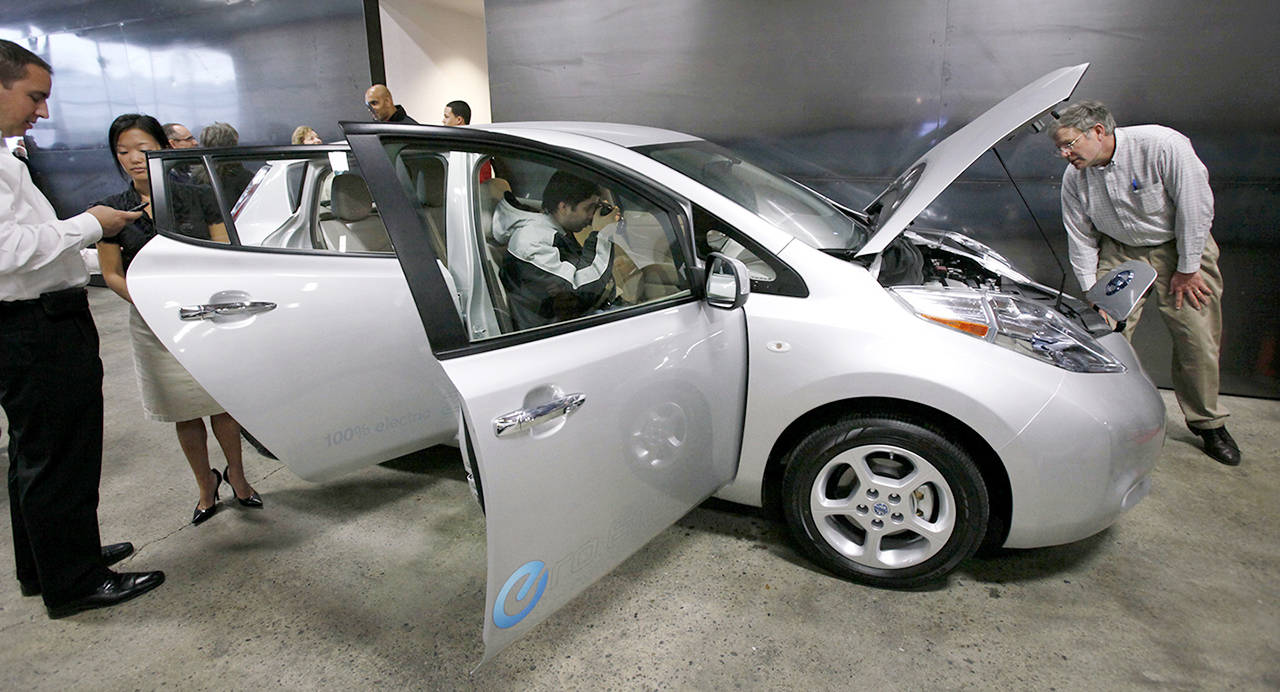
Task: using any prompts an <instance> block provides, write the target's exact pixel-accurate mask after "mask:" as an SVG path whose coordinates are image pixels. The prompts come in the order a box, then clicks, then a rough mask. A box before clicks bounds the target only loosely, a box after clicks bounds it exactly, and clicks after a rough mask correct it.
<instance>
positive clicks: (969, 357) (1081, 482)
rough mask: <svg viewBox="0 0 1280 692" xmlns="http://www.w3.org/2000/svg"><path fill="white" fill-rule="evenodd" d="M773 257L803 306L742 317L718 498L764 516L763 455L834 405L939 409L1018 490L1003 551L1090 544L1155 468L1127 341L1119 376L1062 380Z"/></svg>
mask: <svg viewBox="0 0 1280 692" xmlns="http://www.w3.org/2000/svg"><path fill="white" fill-rule="evenodd" d="M742 230H748V229H742ZM748 232H749V231H748ZM780 258H781V259H782V260H783V261H786V262H787V263H788V264H790V265H791V266H792V267H793V268H795V269H796V270H797V271H798V272H799V273H800V274H801V275H802V276H804V277H805V280H806V282H807V285H808V288H809V291H810V295H809V297H808V298H805V299H803V300H796V299H794V298H784V297H777V296H769V295H760V294H754V295H752V296H751V297H750V299H749V300H748V301H747V303H746V305H745V306H744V310H745V311H746V313H747V324H748V333H749V334H750V347H749V354H750V355H749V357H750V363H751V368H750V371H749V374H748V388H747V414H746V419H745V421H744V425H743V430H744V433H743V445H742V449H743V455H742V459H741V461H740V464H739V470H738V475H737V477H736V478H735V479H734V482H733V483H732V484H730V485H729V486H727V487H725V488H723V489H721V490H720V492H718V493H717V497H720V498H723V499H726V500H731V501H734V502H740V503H744V504H750V505H756V506H760V505H762V504H763V496H764V493H763V481H764V477H765V469H766V467H767V465H768V461H769V455H770V452H771V451H772V449H773V446H774V443H775V442H776V441H777V440H778V438H779V437H780V435H781V434H782V432H783V431H784V430H785V429H786V427H787V426H788V425H790V424H791V423H792V422H793V421H795V420H797V419H799V418H801V417H802V416H804V415H805V414H807V413H809V412H811V411H814V410H816V409H817V408H819V407H821V406H824V405H827V404H830V403H832V402H838V401H846V402H850V403H852V402H854V401H856V400H858V399H869V398H882V399H893V400H899V401H905V402H911V403H913V404H920V405H923V406H926V407H929V408H931V409H934V410H936V411H938V412H939V413H940V414H943V415H945V416H947V417H950V418H953V419H955V420H957V421H959V422H960V423H962V424H963V425H965V426H966V427H968V428H969V429H971V430H973V431H974V432H975V433H977V434H978V435H979V436H981V437H982V438H983V439H984V440H985V441H986V443H987V444H988V445H990V446H991V447H992V449H993V450H995V452H996V454H997V455H998V456H999V458H1000V461H1001V463H1002V465H1003V466H1004V469H1005V472H1006V474H1007V475H1008V477H1009V481H1010V486H1011V488H1012V493H1013V517H1012V519H1013V521H1012V522H1011V523H1012V529H1011V531H1010V534H1009V538H1008V540H1007V542H1006V545H1008V546H1010V547H1031V546H1035V545H1052V544H1056V543H1063V542H1068V541H1072V540H1078V539H1080V538H1084V537H1086V536H1089V535H1092V534H1093V533H1096V532H1097V531H1099V530H1101V529H1102V528H1105V527H1106V526H1108V525H1110V524H1111V523H1112V522H1114V521H1115V519H1116V517H1117V516H1118V515H1119V514H1120V512H1121V511H1122V509H1121V504H1122V503H1121V500H1122V499H1123V497H1124V495H1125V493H1126V492H1128V490H1129V489H1130V487H1131V486H1132V485H1133V484H1134V483H1135V482H1137V480H1139V479H1141V478H1145V477H1146V475H1147V474H1148V473H1149V472H1150V471H1151V470H1152V469H1153V468H1154V467H1155V463H1156V461H1157V459H1158V458H1159V454H1160V449H1161V445H1162V444H1163V440H1164V434H1163V433H1164V404H1163V401H1162V400H1161V399H1160V396H1159V394H1158V392H1157V391H1156V390H1155V388H1154V386H1153V385H1152V384H1151V382H1150V381H1149V380H1148V378H1147V377H1146V375H1145V374H1144V373H1143V372H1142V370H1141V368H1140V367H1139V366H1138V364H1137V360H1136V358H1135V357H1134V355H1133V351H1132V349H1131V348H1130V347H1129V344H1128V342H1126V341H1124V340H1123V338H1121V339H1119V340H1116V339H1115V338H1112V337H1107V338H1106V339H1105V341H1104V343H1105V345H1106V346H1107V348H1108V350H1109V351H1110V352H1111V353H1112V354H1113V355H1115V356H1116V357H1117V358H1120V359H1121V360H1122V361H1123V362H1124V363H1125V364H1126V366H1128V369H1127V371H1126V372H1124V373H1110V374H1102V373H1098V374H1080V373H1070V372H1068V371H1065V370H1062V369H1060V368H1056V367H1053V366H1051V365H1048V364H1046V363H1043V362H1039V361H1036V360H1033V359H1031V358H1027V357H1026V356H1023V355H1020V354H1017V353H1014V352H1012V351H1008V350H1006V349H1002V348H999V347H996V346H993V345H991V344H988V343H986V342H983V341H980V340H978V339H974V338H972V337H970V336H966V335H964V334H961V333H959V332H955V331H952V330H949V329H946V328H943V327H939V326H936V325H933V324H930V323H928V322H925V321H923V320H920V319H917V318H916V317H914V316H913V315H911V314H910V313H909V312H908V311H906V310H904V309H903V308H902V307H901V306H900V305H899V304H898V303H897V302H896V301H895V300H893V299H892V297H890V296H889V294H888V293H887V292H886V291H885V290H884V289H883V288H882V287H881V286H880V285H879V284H877V283H876V282H875V280H874V279H873V278H872V277H871V275H870V273H869V272H868V271H867V270H866V269H864V268H862V267H860V266H858V265H855V264H851V263H848V262H842V261H840V260H837V259H835V258H833V257H830V256H828V255H826V254H824V253H822V252H819V251H816V250H813V249H812V248H809V247H808V246H806V245H804V244H802V243H794V244H792V245H790V246H788V247H787V249H786V251H784V252H783V253H782V255H781V256H780ZM834 316H838V317H834ZM779 392H786V395H785V396H779V394H778V393H779ZM1082 431H1088V433H1082ZM1082 440H1083V441H1082ZM1046 478H1047V479H1051V482H1045V479H1046ZM1135 499H1136V498H1135ZM1124 508H1126V509H1127V506H1125V507H1124Z"/></svg>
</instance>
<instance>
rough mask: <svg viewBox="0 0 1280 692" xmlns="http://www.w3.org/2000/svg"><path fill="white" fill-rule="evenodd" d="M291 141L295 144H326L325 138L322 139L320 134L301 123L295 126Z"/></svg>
mask: <svg viewBox="0 0 1280 692" xmlns="http://www.w3.org/2000/svg"><path fill="white" fill-rule="evenodd" d="M289 141H290V142H292V143H294V144H324V140H323V139H320V135H318V134H316V131H315V130H313V129H311V128H309V127H307V126H306V125H299V126H298V127H297V128H295V129H294V131H293V137H291V138H290V139H289Z"/></svg>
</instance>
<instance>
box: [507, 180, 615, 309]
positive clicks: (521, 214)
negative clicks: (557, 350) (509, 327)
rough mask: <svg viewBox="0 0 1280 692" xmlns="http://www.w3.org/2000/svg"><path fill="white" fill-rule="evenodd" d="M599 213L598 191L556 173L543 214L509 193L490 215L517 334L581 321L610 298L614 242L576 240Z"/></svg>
mask: <svg viewBox="0 0 1280 692" xmlns="http://www.w3.org/2000/svg"><path fill="white" fill-rule="evenodd" d="M601 210H602V202H601V199H600V188H599V186H597V185H596V184H595V183H592V182H589V181H586V180H583V179H581V178H578V177H577V176H574V175H572V174H570V173H566V172H564V171H557V172H556V173H555V174H554V175H552V176H551V180H549V181H548V182H547V185H546V188H545V189H544V190H543V192H542V209H541V210H540V211H535V210H531V209H527V208H525V207H523V206H521V205H520V204H519V202H517V201H516V200H515V198H514V196H511V195H510V194H508V196H507V197H506V198H504V199H503V200H502V201H501V202H499V203H498V205H497V207H496V208H495V209H494V213H493V234H494V238H495V240H497V241H498V242H500V243H505V244H506V246H507V254H506V256H505V257H504V258H503V262H502V267H501V275H502V277H501V278H502V283H503V286H504V287H505V288H506V290H507V299H508V300H509V301H510V303H511V317H512V320H513V321H514V322H515V326H516V327H517V328H519V329H528V328H531V327H538V326H541V325H544V324H550V323H552V322H559V321H562V320H569V319H573V318H575V317H581V316H583V315H586V314H588V313H589V312H591V311H592V310H595V309H597V308H599V307H601V306H602V305H603V304H604V303H605V302H607V298H608V296H610V295H612V289H613V286H614V284H613V274H612V272H611V266H612V261H613V242H612V240H611V239H610V237H606V236H602V235H601V234H600V233H596V232H593V233H591V234H589V235H588V236H587V237H586V238H585V239H584V240H583V241H582V242H581V243H579V241H578V239H577V238H575V237H574V234H576V233H579V232H580V231H582V230H583V229H585V228H587V227H588V226H590V225H591V224H592V221H593V220H594V219H595V216H596V213H597V212H598V211H601Z"/></svg>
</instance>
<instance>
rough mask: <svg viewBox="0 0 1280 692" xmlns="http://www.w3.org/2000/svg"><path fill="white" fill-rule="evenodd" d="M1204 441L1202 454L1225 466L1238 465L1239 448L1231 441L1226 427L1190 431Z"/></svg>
mask: <svg viewBox="0 0 1280 692" xmlns="http://www.w3.org/2000/svg"><path fill="white" fill-rule="evenodd" d="M1191 432H1194V433H1195V434H1197V435H1199V436H1200V439H1202V440H1204V453H1205V454H1208V455H1209V456H1211V457H1213V458H1214V459H1216V460H1218V462H1219V463H1222V464H1226V465H1227V466H1239V465H1240V447H1239V446H1237V445H1236V441H1235V440H1234V439H1232V437H1231V433H1229V432H1227V429H1226V427H1225V426H1224V427H1221V428H1209V429H1207V430H1192V431H1191Z"/></svg>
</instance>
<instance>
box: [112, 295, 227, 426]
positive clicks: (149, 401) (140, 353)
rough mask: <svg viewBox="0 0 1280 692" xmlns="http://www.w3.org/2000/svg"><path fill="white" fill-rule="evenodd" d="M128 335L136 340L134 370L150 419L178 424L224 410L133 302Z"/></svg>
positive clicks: (134, 341)
mask: <svg viewBox="0 0 1280 692" xmlns="http://www.w3.org/2000/svg"><path fill="white" fill-rule="evenodd" d="M129 336H130V339H131V340H132V341H133V370H134V373H135V374H137V376H138V391H139V393H141V395H142V409H143V411H144V412H145V413H146V415H147V418H149V419H151V420H155V421H163V422H167V423H176V422H178V421H184V420H192V419H195V418H204V417H205V416H212V415H214V414H217V413H223V412H224V409H223V408H222V407H221V406H219V405H218V402H216V401H214V400H213V397H211V396H209V393H208V392H206V391H204V387H201V386H200V385H199V384H197V383H196V381H195V378H193V377H192V376H191V373H189V372H187V369H186V368H184V367H182V364H181V363H179V362H178V359H177V358H174V357H173V354H172V353H169V351H168V349H166V348H165V347H164V344H162V343H160V339H158V338H156V335H155V334H154V333H152V331H151V328H150V327H148V326H147V323H146V322H144V321H143V320H142V315H140V314H138V309H137V308H135V307H133V306H132V305H131V306H129Z"/></svg>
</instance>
